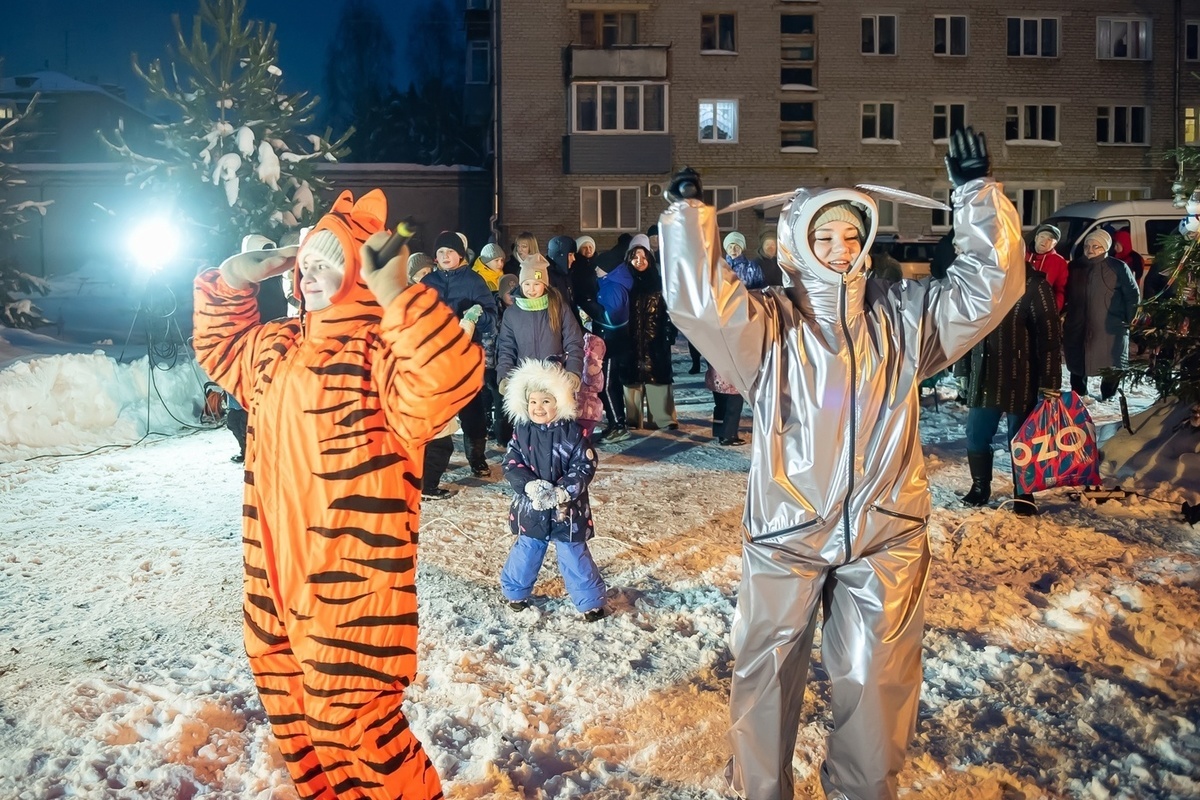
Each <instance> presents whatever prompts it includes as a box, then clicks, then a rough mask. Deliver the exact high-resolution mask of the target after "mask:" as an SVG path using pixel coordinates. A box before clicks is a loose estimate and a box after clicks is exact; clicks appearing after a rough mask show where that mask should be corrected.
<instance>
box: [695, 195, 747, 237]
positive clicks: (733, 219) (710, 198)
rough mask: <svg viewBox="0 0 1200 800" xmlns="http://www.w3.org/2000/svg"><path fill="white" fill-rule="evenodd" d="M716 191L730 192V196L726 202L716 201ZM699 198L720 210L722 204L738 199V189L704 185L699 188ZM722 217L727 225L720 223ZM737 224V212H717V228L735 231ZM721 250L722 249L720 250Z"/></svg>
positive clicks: (732, 202)
mask: <svg viewBox="0 0 1200 800" xmlns="http://www.w3.org/2000/svg"><path fill="white" fill-rule="evenodd" d="M718 192H731V193H732V195H733V196H732V198H730V199H728V200H727V202H723V203H722V202H717V199H718V198H717V193H718ZM700 199H701V200H702V201H703V202H704V203H705V204H706V205H710V206H712V207H713V208H714V209H717V210H720V209H721V208H722V207H724V206H731V205H733V204H734V203H736V202H737V200H738V189H737V187H736V186H705V187H704V188H703V189H701V190H700ZM722 217H724V218H725V221H726V222H728V223H729V224H728V225H722V224H721V218H722ZM737 226H738V212H736V211H730V212H728V213H726V214H717V229H718V230H721V231H736V230H737ZM722 252H723V251H722Z"/></svg>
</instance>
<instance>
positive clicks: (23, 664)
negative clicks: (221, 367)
mask: <svg viewBox="0 0 1200 800" xmlns="http://www.w3.org/2000/svg"><path fill="white" fill-rule="evenodd" d="M72 290H73V289H72ZM89 291H91V290H90V289H89ZM59 301H61V302H65V301H62V300H61V298H59V297H53V296H52V298H50V305H51V306H52V307H54V305H55V303H56V302H59ZM134 305H136V303H135V304H134ZM130 313H131V311H130V307H129V306H127V307H126V316H125V317H123V318H122V319H121V321H120V324H119V325H117V326H115V327H114V328H113V331H122V329H123V328H124V327H125V326H127V325H128V324H129V314H130ZM51 318H54V316H52V317H51ZM72 319H73V318H72ZM68 327H70V326H68ZM95 335H96V334H95V333H92V332H91V331H89V332H88V334H86V335H85V336H83V337H82V341H77V342H76V343H75V344H71V343H67V342H64V340H63V337H61V336H56V337H54V338H50V337H45V336H39V335H31V334H27V333H21V332H16V331H8V330H2V329H0V339H3V340H4V342H5V343H4V344H0V360H2V361H3V363H5V364H7V365H8V366H7V368H6V369H4V371H3V372H0V519H2V520H3V522H0V525H2V526H3V528H2V529H3V531H4V533H3V535H0V798H4V800H8V799H9V798H22V799H23V800H24V799H25V798H29V799H30V800H33V799H35V798H36V799H37V800H41V798H56V797H85V798H184V799H186V798H193V797H195V798H201V797H203V798H230V800H233V798H238V799H239V800H240V799H241V798H254V799H255V800H268V799H269V800H292V798H295V797H296V794H295V791H294V789H293V788H292V786H291V783H290V781H289V779H288V777H287V774H286V771H285V769H284V767H283V763H282V759H281V758H280V755H279V751H278V749H277V748H276V746H275V744H274V742H273V740H272V738H271V735H270V732H269V729H268V726H267V724H266V721H265V717H264V713H263V710H262V707H261V705H260V704H259V701H258V697H257V694H256V692H255V688H254V684H253V682H252V680H251V677H250V673H249V670H248V668H247V664H246V659H245V655H244V652H243V651H242V644H241V610H240V604H241V553H240V547H241V544H240V538H241V537H240V528H239V525H240V508H241V491H242V472H241V469H240V467H239V466H237V465H235V464H231V463H230V462H229V456H230V455H232V454H233V453H234V452H235V449H236V445H235V443H234V440H233V437H232V436H231V435H230V434H229V433H228V432H227V431H225V430H222V429H215V430H209V429H201V430H193V429H189V428H185V427H183V426H181V425H180V424H179V423H178V422H177V421H176V419H178V420H182V421H184V422H186V423H188V424H189V425H198V424H199V416H198V412H199V400H198V384H197V380H196V378H195V376H194V373H193V372H192V371H191V369H190V366H189V365H188V364H187V363H185V362H182V361H181V362H179V363H177V364H176V365H175V367H174V369H170V370H154V371H151V369H150V366H149V364H148V363H147V361H146V360H145V357H144V353H143V354H142V355H139V356H138V357H136V358H133V359H130V360H129V361H130V363H122V364H118V363H117V362H116V361H115V360H114V359H113V357H112V356H115V355H117V353H116V352H114V351H116V350H117V349H118V346H117V345H119V344H120V338H121V336H123V332H122V333H112V332H110V333H109V334H108V336H109V339H108V340H104V343H103V344H98V345H91V344H90V342H93V341H95V340H94V339H90V338H88V337H89V336H95ZM114 337H115V339H116V344H114V342H113V339H114ZM97 348H100V350H101V352H100V353H96V352H94V351H95V350H96V349H97ZM106 353H107V354H106ZM39 354H50V355H41V357H38V356H39ZM679 358H680V360H679V363H678V364H677V369H676V375H677V376H678V377H677V381H678V399H679V402H680V417H681V420H680V421H681V423H682V425H681V430H679V431H665V430H664V431H657V432H653V433H650V432H640V433H637V434H635V435H634V436H633V437H632V438H631V439H630V440H629V441H627V442H624V443H621V444H619V445H616V446H608V447H605V448H603V452H602V454H601V457H602V462H601V467H600V470H599V472H598V473H597V477H596V480H595V482H594V484H593V489H592V496H593V504H594V507H595V515H596V525H597V530H598V533H599V536H598V537H597V539H596V540H595V541H594V543H593V550H594V552H595V554H596V558H597V561H598V563H599V564H600V567H601V570H602V571H603V573H604V575H605V577H606V579H607V580H608V582H609V585H610V586H611V589H612V591H611V596H610V604H611V606H612V608H613V610H614V612H615V613H614V615H613V616H612V617H610V618H608V619H605V620H601V621H599V622H596V623H590V624H589V623H586V622H584V621H583V620H582V619H581V618H580V616H579V615H578V614H576V613H575V611H574V610H573V608H572V607H571V605H570V602H569V601H568V600H567V598H566V596H565V593H564V591H563V585H562V581H561V580H560V579H559V578H558V576H557V570H556V567H555V566H554V564H553V559H549V560H548V563H547V567H546V569H545V571H544V572H543V574H542V576H541V577H542V582H541V583H540V584H539V588H538V592H539V595H540V597H539V599H538V600H537V602H536V603H535V605H534V606H533V607H532V608H531V609H529V610H527V611H524V612H513V611H511V610H509V609H507V608H506V607H502V606H501V605H500V604H499V592H498V589H497V575H498V573H499V570H500V566H501V564H502V563H503V560H504V558H505V556H506V555H507V550H508V546H509V543H510V536H509V534H508V533H507V530H506V527H505V509H506V507H507V504H508V499H509V493H508V490H507V488H506V487H507V484H505V483H504V482H503V481H502V480H501V479H500V478H499V470H498V469H496V468H494V469H493V473H494V474H493V478H492V479H491V480H484V481H481V480H478V479H475V478H472V477H470V474H469V470H468V469H467V468H466V465H465V463H464V461H463V458H462V456H461V454H456V456H455V461H454V463H453V465H452V471H451V472H449V473H448V474H447V476H446V483H447V484H448V485H451V486H453V487H454V488H457V489H459V490H460V491H459V493H458V494H457V496H455V497H453V498H451V499H449V500H445V501H441V502H428V503H426V504H425V505H424V508H423V519H422V525H421V530H422V544H421V556H420V559H421V560H420V573H419V579H418V590H419V597H420V604H421V649H420V668H419V670H420V671H419V675H418V678H417V680H416V682H415V683H414V685H413V686H412V688H411V689H410V691H409V693H408V697H407V703H406V712H407V713H408V715H409V717H410V719H411V722H412V727H413V728H414V730H415V731H416V733H417V735H418V736H419V737H420V739H421V741H422V742H423V743H424V745H425V747H426V748H427V750H428V751H429V753H430V756H431V758H432V759H433V761H434V763H435V764H436V766H437V768H438V771H439V772H440V774H441V775H442V777H443V781H444V783H445V787H446V790H447V796H448V797H449V798H504V799H505V800H508V799H509V798H534V797H539V798H540V797H545V798H568V797H591V798H618V797H621V798H623V797H654V798H681V799H682V798H719V797H727V796H730V795H728V794H727V792H726V790H725V787H724V780H723V778H722V772H723V768H724V765H725V761H726V759H727V758H728V747H727V745H726V743H725V741H724V735H725V730H726V727H727V724H728V705H727V704H728V692H729V679H730V672H731V661H730V656H729V651H728V646H727V636H728V634H729V626H730V619H731V615H732V613H733V609H734V605H735V603H736V590H737V583H738V580H739V576H740V561H739V522H740V518H741V507H742V498H743V493H744V485H745V473H746V470H747V468H748V460H747V459H748V457H749V454H750V448H748V447H746V448H737V449H730V448H720V447H715V446H713V445H712V443H711V440H710V437H709V436H708V421H707V415H708V414H709V413H710V411H711V408H710V406H709V404H708V400H707V397H708V395H707V392H705V391H704V390H703V384H702V382H701V381H700V377H701V376H690V375H687V374H686V368H685V367H686V363H687V362H686V353H685V352H683V351H681V352H680V354H679ZM151 379H152V380H151ZM940 391H942V394H943V395H944V396H945V399H943V400H942V402H941V404H940V408H937V409H935V408H934V407H933V398H932V397H927V398H926V408H925V411H924V414H923V419H922V434H923V438H924V439H925V442H926V454H927V461H928V467H929V473H930V478H931V483H932V486H933V494H934V506H935V510H934V516H933V519H932V521H931V524H930V537H931V542H932V547H933V551H934V554H935V561H934V564H933V571H932V575H931V578H930V582H929V586H928V626H927V633H926V637H925V679H926V680H925V686H924V690H923V693H922V702H921V709H920V719H919V723H918V731H917V736H916V739H915V741H914V742H913V745H912V747H911V750H910V757H909V761H908V764H907V766H906V768H905V770H904V772H903V773H902V775H901V777H900V784H901V787H902V792H903V793H904V794H905V795H906V796H909V797H921V798H979V799H980V800H983V799H984V798H1027V799H1028V800H1033V799H1034V798H1068V797H1069V798H1089V799H1091V798H1189V797H1197V796H1200V734H1198V733H1197V730H1196V725H1197V721H1198V720H1200V691H1198V683H1200V669H1198V665H1200V632H1198V631H1197V623H1198V621H1200V539H1198V535H1197V533H1196V531H1194V530H1193V529H1192V528H1190V527H1188V525H1187V524H1186V523H1185V522H1183V521H1182V520H1181V518H1180V514H1179V506H1180V503H1181V502H1183V501H1184V500H1188V501H1191V502H1196V501H1197V499H1200V498H1197V496H1196V495H1195V494H1194V493H1190V492H1188V491H1185V490H1184V489H1182V488H1177V487H1172V486H1170V485H1166V484H1161V485H1152V486H1139V487H1136V488H1138V489H1139V491H1141V492H1143V493H1144V494H1145V495H1148V496H1150V497H1153V498H1156V499H1155V500H1151V499H1146V498H1143V497H1130V498H1128V499H1126V500H1122V501H1109V502H1106V503H1102V504H1096V503H1092V502H1089V501H1084V502H1082V503H1080V502H1075V501H1072V500H1070V499H1069V498H1068V496H1067V493H1068V492H1067V490H1055V491H1051V492H1046V493H1043V494H1041V495H1039V501H1040V503H1041V506H1042V509H1043V514H1042V515H1041V516H1039V517H1036V518H1032V519H1029V518H1021V517H1017V516H1015V515H1013V514H1011V513H1010V512H1009V511H1008V510H1007V509H1006V508H999V509H997V508H988V509H983V510H975V509H970V508H966V507H964V506H962V505H961V504H960V503H959V502H958V500H957V497H956V493H961V492H962V491H964V490H965V489H966V487H967V485H968V483H969V480H968V476H967V469H966V465H965V457H964V448H965V445H964V438H963V437H964V423H965V418H966V412H965V409H963V408H962V407H961V406H960V405H959V404H957V403H956V402H954V401H953V400H951V399H949V398H950V396H951V395H952V394H953V392H952V391H950V390H949V388H948V387H943V388H942V389H941V390H940ZM159 395H161V400H160V399H159ZM148 396H151V397H153V398H154V399H153V400H152V401H151V402H150V403H149V404H148V403H147V397H148ZM1152 399H1153V398H1152V397H1149V396H1148V395H1146V394H1144V393H1141V394H1137V393H1135V394H1133V395H1131V404H1132V405H1133V406H1134V410H1136V409H1137V408H1141V407H1145V406H1147V405H1149V403H1150V401H1151V400H1152ZM147 405H149V408H150V413H149V426H147ZM1092 411H1093V413H1094V415H1095V417H1096V419H1097V421H1098V422H1099V423H1101V424H1105V423H1112V422H1114V421H1115V420H1117V419H1118V412H1117V408H1116V404H1115V403H1099V404H1096V405H1094V406H1092ZM168 412H169V413H168ZM747 423H748V421H747ZM747 429H748V426H747V427H744V429H743V435H746V433H745V431H746V430H747ZM147 430H149V431H151V432H152V435H149V436H145V435H146V433H147ZM161 434H170V435H161ZM143 436H145V438H144V439H143V438H142V437H143ZM139 439H141V440H142V441H140V443H138V444H136V445H134V446H124V445H130V444H132V443H133V442H137V441H138V440H139ZM103 445H122V446H120V447H106V448H104V449H100V450H97V451H95V452H90V453H88V454H86V455H78V456H67V455H64V454H66V453H87V452H88V451H92V450H94V449H95V448H97V447H101V446H103ZM498 452H499V451H498V450H495V449H494V448H493V449H492V450H491V451H490V452H489V455H490V457H491V460H492V463H493V464H495V463H496V456H497V455H498ZM1006 469H1007V460H1006V459H1005V457H1004V456H1001V457H999V458H997V464H996V480H995V482H994V484H993V488H994V491H995V494H997V495H998V497H996V498H995V501H994V503H995V504H1000V503H1002V502H1003V501H1004V500H1006V499H1008V498H1009V497H1011V494H1010V492H1011V486H1010V483H1009V481H1008V479H1007V477H1006V473H1005V470H1006ZM1159 501H1162V502H1159ZM818 644H819V642H818ZM814 669H815V673H816V676H817V678H818V679H817V680H814V681H813V682H812V683H811V684H810V687H809V690H808V691H807V693H806V714H805V722H804V725H803V726H802V728H801V730H800V736H799V741H798V746H797V750H796V755H795V760H794V765H795V768H796V771H797V774H798V788H797V793H798V796H801V797H806V798H819V797H821V796H822V795H821V791H820V788H819V781H818V779H817V772H818V770H819V767H820V763H821V758H822V752H823V749H824V742H823V740H824V736H825V733H826V730H827V728H828V726H829V724H830V718H829V703H828V701H829V689H828V685H827V684H825V683H823V682H822V680H820V678H822V677H823V674H824V673H823V670H822V668H821V664H820V658H819V653H818V654H817V657H816V659H815V661H814Z"/></svg>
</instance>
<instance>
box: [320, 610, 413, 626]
mask: <svg viewBox="0 0 1200 800" xmlns="http://www.w3.org/2000/svg"><path fill="white" fill-rule="evenodd" d="M381 625H411V626H413V627H414V628H415V627H416V625H417V612H415V611H412V612H410V613H408V614H395V615H390V616H386V617H359V618H358V619H348V620H346V621H345V622H339V623H338V625H337V626H338V627H339V628H377V627H379V626H381Z"/></svg>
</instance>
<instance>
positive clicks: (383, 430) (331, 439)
mask: <svg viewBox="0 0 1200 800" xmlns="http://www.w3.org/2000/svg"><path fill="white" fill-rule="evenodd" d="M387 432H388V429H387V428H386V427H383V426H382V425H381V426H379V427H377V428H363V429H362V430H359V431H347V432H345V433H339V434H337V435H336V436H329V437H326V438H324V439H318V440H317V441H318V442H319V443H320V444H328V443H329V442H340V441H341V440H342V439H353V438H354V437H355V436H366V435H367V434H368V433H387Z"/></svg>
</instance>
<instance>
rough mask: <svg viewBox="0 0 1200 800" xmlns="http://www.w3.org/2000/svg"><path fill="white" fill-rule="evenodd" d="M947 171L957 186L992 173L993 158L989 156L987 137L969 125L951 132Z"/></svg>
mask: <svg viewBox="0 0 1200 800" xmlns="http://www.w3.org/2000/svg"><path fill="white" fill-rule="evenodd" d="M946 173H947V174H948V175H949V176H950V183H952V184H954V185H955V186H962V185H963V184H964V183H967V182H969V181H973V180H975V179H976V178H986V177H987V176H988V175H991V174H992V159H991V158H990V157H989V156H988V150H987V137H985V136H984V135H983V134H982V133H976V132H975V129H974V128H971V127H969V126H968V127H967V128H966V129H965V130H964V129H962V128H959V129H958V130H956V131H954V133H952V134H950V150H949V152H947V153H946Z"/></svg>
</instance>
